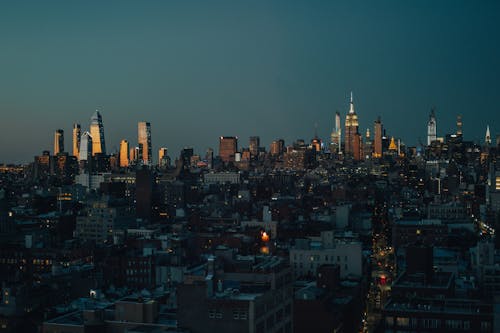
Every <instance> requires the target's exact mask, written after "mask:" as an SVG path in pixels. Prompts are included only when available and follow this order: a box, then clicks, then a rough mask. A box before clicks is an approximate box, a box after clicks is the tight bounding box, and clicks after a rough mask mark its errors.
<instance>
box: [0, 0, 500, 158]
mask: <svg viewBox="0 0 500 333" xmlns="http://www.w3.org/2000/svg"><path fill="white" fill-rule="evenodd" d="M499 41H500V2H499V1H472V0H470V1H459V0H450V1H435V0H432V1H430V0H429V1H424V0H418V1H409V0H394V1H384V0H382V1H371V0H367V1H330V0H329V1H291V0H286V1H258V0H257V1H237V0H228V1H206V0H203V1H186V0H181V1H173V0H172V1H123V0H122V1H67V0H61V1H46V0H44V1H38V0H37V1H2V2H0V112H1V113H0V114H1V120H0V143H1V145H0V147H1V148H0V163H2V162H4V163H7V162H27V161H32V159H33V156H34V155H37V154H40V153H41V151H42V150H46V149H47V150H51V151H52V145H53V132H54V130H56V129H57V128H62V129H64V130H65V136H66V142H65V145H66V150H69V149H70V148H71V127H72V123H73V122H79V123H81V124H82V128H83V129H88V126H89V119H90V117H91V115H92V114H93V112H94V110H95V109H96V108H98V109H99V110H100V111H101V113H102V116H103V122H104V127H105V135H106V144H107V148H108V150H109V151H110V152H112V151H114V150H115V149H118V145H119V141H120V140H121V139H122V138H125V139H127V140H128V141H129V142H130V143H131V144H134V145H135V144H136V143H137V122H138V121H141V120H145V121H149V122H151V124H152V125H151V126H152V140H153V149H154V150H153V151H154V154H155V157H156V151H157V149H158V148H159V147H160V146H165V147H168V148H169V155H171V156H173V157H177V156H178V154H179V151H180V149H181V148H182V147H183V146H194V147H195V152H196V153H201V154H204V151H205V150H206V148H208V147H213V148H215V149H216V151H217V149H218V137H219V136H220V135H236V136H238V137H239V138H240V146H248V137H249V136H251V135H259V136H260V137H261V144H262V145H264V146H266V147H269V143H270V142H271V141H272V140H273V139H275V138H284V139H285V141H286V143H287V144H289V143H291V141H292V140H294V139H297V138H303V139H305V140H310V139H311V138H312V137H313V136H314V127H315V123H317V124H318V134H319V135H320V136H321V137H322V138H323V139H324V140H328V136H329V133H330V132H331V130H332V127H333V118H334V113H335V111H336V110H338V111H340V112H341V114H342V118H343V120H344V117H345V113H346V112H347V111H348V96H349V94H350V91H351V90H352V91H353V92H354V100H355V108H356V111H357V113H358V115H359V118H360V129H361V131H362V132H363V133H364V132H365V130H366V128H367V127H369V128H370V129H372V128H373V121H374V120H375V119H376V117H377V116H378V115H380V116H381V117H382V121H383V123H384V127H385V128H386V129H387V131H388V134H390V135H394V136H396V137H401V138H402V140H403V141H404V142H406V143H407V144H409V145H415V144H417V142H418V139H419V138H420V139H421V140H422V141H423V142H426V122H427V119H428V115H429V111H430V109H431V107H433V106H434V107H435V108H436V115H437V121H438V135H444V134H445V133H449V132H451V131H453V130H454V128H455V118H456V115H457V114H462V116H463V121H464V135H465V137H466V139H470V140H480V139H481V140H482V139H483V138H484V133H485V129H486V125H487V124H489V125H490V128H491V130H492V134H496V133H500V108H499V99H500V84H499V80H500V42H499Z"/></svg>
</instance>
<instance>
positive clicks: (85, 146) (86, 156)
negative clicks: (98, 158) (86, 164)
mask: <svg viewBox="0 0 500 333" xmlns="http://www.w3.org/2000/svg"><path fill="white" fill-rule="evenodd" d="M92 141H93V140H92V135H90V133H89V132H84V133H83V134H82V136H81V139H80V161H89V160H91V159H92V155H93V154H92V149H93V147H94V145H93V142H92Z"/></svg>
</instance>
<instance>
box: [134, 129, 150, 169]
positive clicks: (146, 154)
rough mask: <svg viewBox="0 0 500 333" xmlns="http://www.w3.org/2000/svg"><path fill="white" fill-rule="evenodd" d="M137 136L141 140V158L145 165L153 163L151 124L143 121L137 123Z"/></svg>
mask: <svg viewBox="0 0 500 333" xmlns="http://www.w3.org/2000/svg"><path fill="white" fill-rule="evenodd" d="M137 138H138V142H139V149H140V152H139V159H141V160H142V162H143V163H144V164H145V165H151V164H152V162H153V155H152V148H151V124H150V123H148V122H145V121H141V122H139V123H138V125H137Z"/></svg>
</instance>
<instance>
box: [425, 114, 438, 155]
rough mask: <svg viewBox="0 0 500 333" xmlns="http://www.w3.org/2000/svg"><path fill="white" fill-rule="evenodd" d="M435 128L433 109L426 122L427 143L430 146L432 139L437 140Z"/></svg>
mask: <svg viewBox="0 0 500 333" xmlns="http://www.w3.org/2000/svg"><path fill="white" fill-rule="evenodd" d="M436 133H437V130H436V115H435V113H434V109H432V110H431V114H430V115H429V121H428V122H427V145H428V146H430V145H431V143H432V142H433V141H436V140H437V134H436Z"/></svg>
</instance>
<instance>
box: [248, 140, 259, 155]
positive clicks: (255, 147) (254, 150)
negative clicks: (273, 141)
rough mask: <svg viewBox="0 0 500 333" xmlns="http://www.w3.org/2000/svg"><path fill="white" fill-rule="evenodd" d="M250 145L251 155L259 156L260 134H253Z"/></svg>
mask: <svg viewBox="0 0 500 333" xmlns="http://www.w3.org/2000/svg"><path fill="white" fill-rule="evenodd" d="M248 147H249V150H250V155H251V157H252V158H255V157H257V156H258V155H259V147H260V138H259V137H258V136H251V137H250V141H249V145H248Z"/></svg>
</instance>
